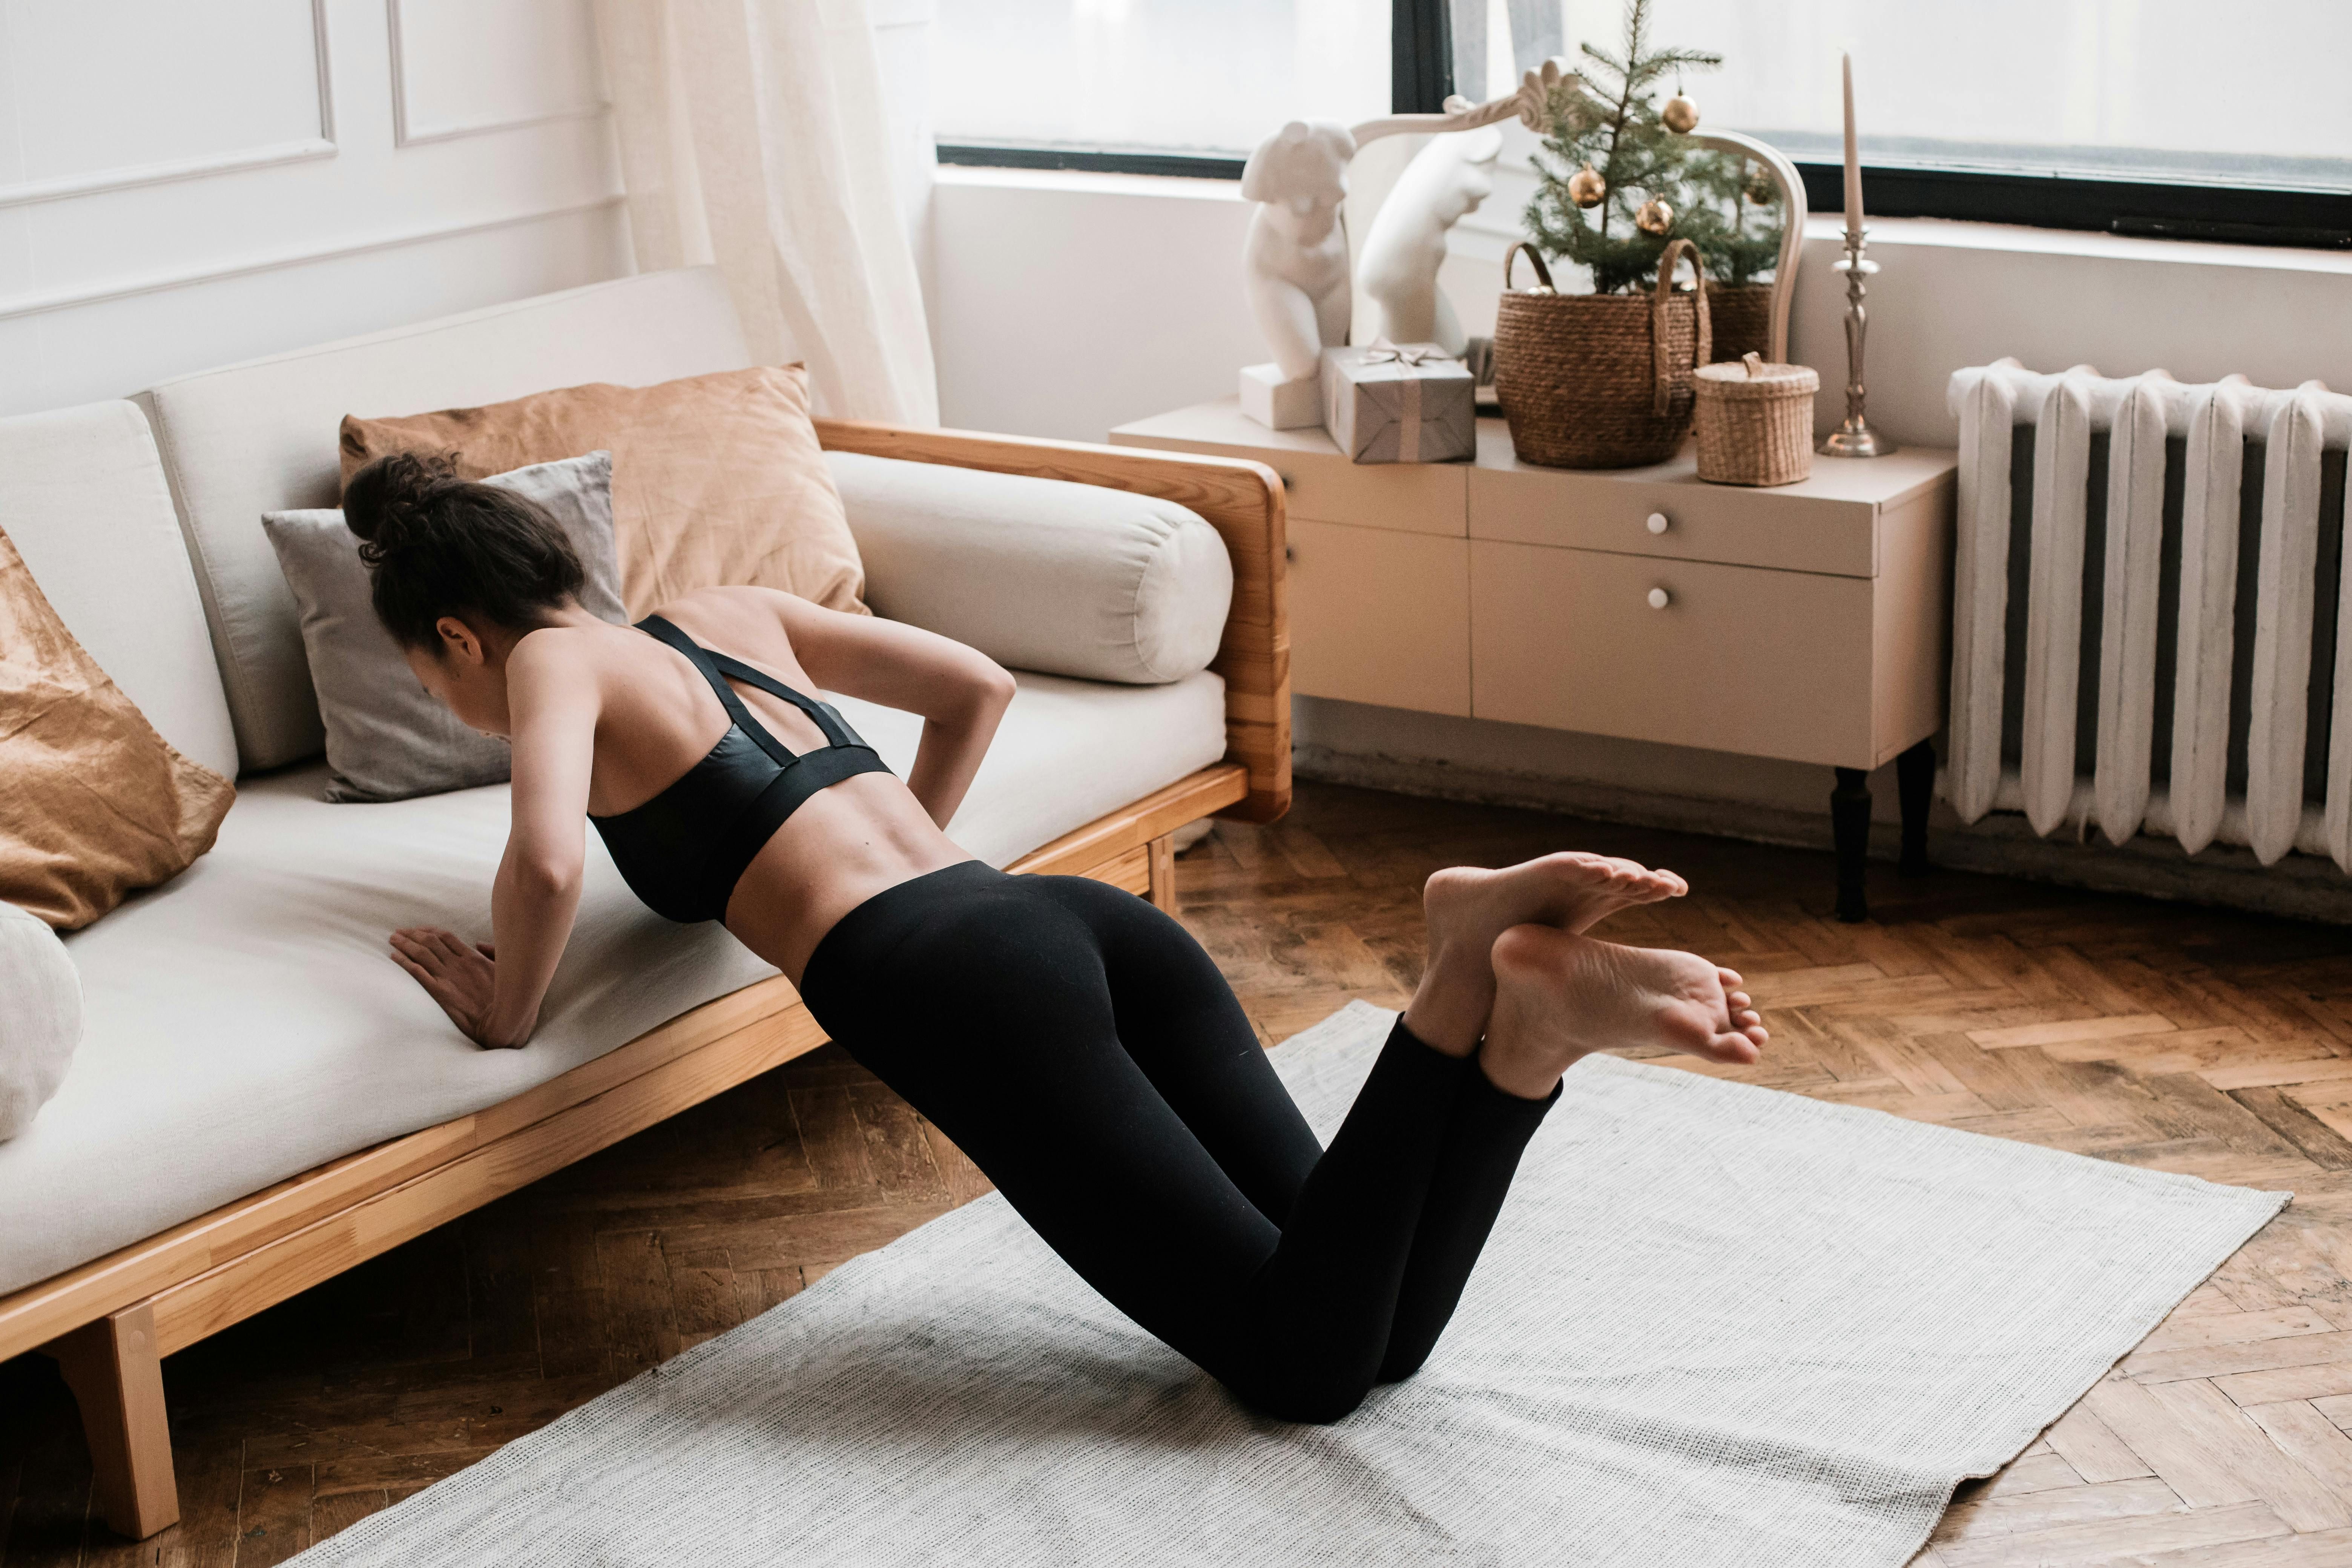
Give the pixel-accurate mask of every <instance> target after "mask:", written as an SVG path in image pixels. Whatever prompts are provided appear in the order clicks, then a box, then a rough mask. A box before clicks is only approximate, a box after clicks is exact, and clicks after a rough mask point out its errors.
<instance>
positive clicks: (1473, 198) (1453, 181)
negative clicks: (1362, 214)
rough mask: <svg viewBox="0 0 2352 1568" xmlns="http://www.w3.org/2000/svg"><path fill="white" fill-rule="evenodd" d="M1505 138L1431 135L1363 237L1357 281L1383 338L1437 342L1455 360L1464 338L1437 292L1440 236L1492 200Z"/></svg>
mask: <svg viewBox="0 0 2352 1568" xmlns="http://www.w3.org/2000/svg"><path fill="white" fill-rule="evenodd" d="M1502 151H1503V135H1502V132H1499V131H1496V130H1495V129H1493V128H1492V127H1487V128H1486V129H1483V130H1478V131H1463V132H1454V133H1453V134H1451V135H1446V136H1437V137H1433V138H1431V140H1430V143H1429V145H1428V146H1426V147H1423V149H1422V150H1421V151H1420V152H1419V153H1416V154H1414V156H1413V160H1412V163H1408V164H1406V165H1405V171H1404V174H1402V176H1400V177H1399V178H1398V180H1397V183H1396V185H1395V187H1394V188H1393V189H1391V191H1390V192H1389V195H1388V199H1387V200H1386V201H1384V202H1382V203H1381V210H1380V214H1379V216H1376V217H1374V218H1373V219H1372V224H1371V230H1370V233H1368V234H1366V235H1365V236H1364V246H1363V259H1362V261H1361V262H1360V263H1359V264H1358V266H1357V268H1356V282H1357V285H1358V287H1360V288H1361V289H1363V291H1364V292H1365V294H1366V295H1368V296H1369V297H1370V299H1371V300H1373V302H1374V303H1376V304H1378V305H1379V306H1380V308H1381V336H1382V337H1383V338H1385V339H1387V340H1388V341H1389V342H1392V343H1435V344H1436V345H1437V346H1438V347H1439V348H1441V349H1443V350H1444V352H1445V353H1449V354H1452V355H1454V357H1456V358H1459V357H1460V356H1461V355H1462V354H1463V353H1464V352H1465V350H1467V349H1468V347H1469V346H1470V339H1469V335H1468V334H1467V333H1465V331H1463V330H1462V323H1461V321H1458V320H1457V319H1456V318H1455V316H1454V306H1453V304H1452V303H1451V302H1450V301H1449V300H1447V299H1446V298H1445V295H1444V292H1443V291H1442V290H1440V289H1439V288H1438V287H1437V269H1438V268H1439V267H1441V266H1443V265H1444V261H1445V235H1446V231H1447V230H1448V229H1451V228H1452V227H1453V226H1454V225H1455V224H1456V223H1458V222H1460V221H1461V220H1462V218H1463V217H1464V216H1466V215H1468V214H1470V213H1473V212H1475V211H1477V210H1478V204H1479V203H1480V202H1483V201H1485V200H1486V197H1487V196H1488V195H1492V194H1493V192H1494V189H1495V183H1494V181H1493V179H1492V178H1491V177H1490V176H1491V175H1492V174H1493V172H1494V167H1495V160H1496V158H1497V157H1499V156H1500V155H1501V154H1502Z"/></svg>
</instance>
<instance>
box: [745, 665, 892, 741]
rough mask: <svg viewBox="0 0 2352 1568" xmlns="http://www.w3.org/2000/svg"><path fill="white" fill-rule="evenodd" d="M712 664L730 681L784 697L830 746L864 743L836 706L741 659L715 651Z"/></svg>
mask: <svg viewBox="0 0 2352 1568" xmlns="http://www.w3.org/2000/svg"><path fill="white" fill-rule="evenodd" d="M710 662H711V663H712V664H715V665H717V666H718V667H719V671H720V672H721V673H722V674H724V675H726V676H727V677H728V678H729V679H734V680H740V681H741V682H742V683H743V684H744V685H746V686H753V687H757V688H759V689H761V691H764V692H766V693H768V695H770V696H771V697H781V698H782V699H783V700H785V701H787V702H789V703H791V704H792V705H793V707H795V708H797V709H799V710H801V711H802V712H803V713H805V714H806V715H808V720H809V722H810V723H812V724H814V725H815V726H816V727H817V728H818V729H820V730H822V731H824V738H825V740H826V742H829V743H830V744H833V745H835V746H857V745H863V744H865V742H862V741H860V740H859V739H858V737H857V731H855V730H853V729H851V728H850V727H849V723H848V721H846V720H845V719H844V718H842V716H841V711H840V710H838V709H836V708H835V707H834V705H833V704H832V703H830V702H819V701H818V700H815V699H814V698H813V697H804V696H803V695H802V694H801V693H799V692H797V691H794V690H793V689H792V688H791V687H789V686H786V685H785V684H784V683H783V682H782V681H781V680H778V679H776V678H775V677H774V676H772V675H770V674H768V673H767V672H766V671H765V670H761V669H754V668H751V666H750V665H748V664H745V663H744V662H743V661H742V660H741V659H740V658H730V657H729V656H728V655H726V654H723V653H719V652H717V651H715V650H714V651H712V652H711V655H710Z"/></svg>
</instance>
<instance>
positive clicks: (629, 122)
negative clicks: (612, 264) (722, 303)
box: [596, 0, 940, 425]
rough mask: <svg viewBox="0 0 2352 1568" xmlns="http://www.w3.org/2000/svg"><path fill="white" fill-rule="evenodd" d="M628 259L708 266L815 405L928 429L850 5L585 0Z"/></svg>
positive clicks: (868, 49)
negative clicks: (615, 143)
mask: <svg viewBox="0 0 2352 1568" xmlns="http://www.w3.org/2000/svg"><path fill="white" fill-rule="evenodd" d="M596 25H597V31H598V34H599V36H600V39H601V42H602V44H603V46H604V63H605V69H606V72H607V74H608V76H609V77H610V79H611V83H612V89H613V107H614V119H615V120H616V121H617V122H618V125H619V129H620V136H621V166H622V174H623V178H624V179H625V181H626V183H627V185H628V200H629V220H630V226H631V228H632V230H633V231H634V235H635V242H636V252H637V265H638V266H639V267H640V268H646V269H648V270H650V269H653V268H662V267H691V266H698V265H701V264H703V263H707V262H716V263H717V264H718V266H719V270H720V272H721V273H723V274H724V275H725V277H726V279H727V285H728V288H729V289H730V292H731V293H732V294H733V295H734V298H735V308H736V310H738V311H739V312H740V314H741V316H742V318H743V327H744V330H745V331H746V332H747V333H749V334H750V337H751V352H752V354H753V356H754V357H755V358H756V359H759V360H761V362H763V363H776V362H780V361H783V360H787V359H793V358H800V359H805V360H806V361H807V362H808V366H809V374H810V378H811V380H812V382H813V383H814V388H815V394H816V401H817V406H818V409H819V411H820V412H822V413H824V414H829V415H833V416H837V417H841V418H848V419H879V420H887V421H889V422H892V423H896V424H903V425H937V424H938V423H939V419H940V400H939V384H938V378H937V375H936V374H935V372H934V370H933V368H932V363H931V342H930V334H929V329H928V327H927V325H926V323H925V321H924V319H923V296H922V289H921V287H920V284H919V281H918V277H917V273H916V268H915V257H914V252H913V249H912V248H911V247H910V246H909V244H908V237H907V227H906V223H905V220H904V218H903V216H901V214H900V211H899V208H898V200H897V198H896V196H895V195H893V192H892V188H891V183H890V182H891V171H890V152H889V148H890V140H889V127H888V121H887V109H886V104H885V100H884V97H883V89H882V77H881V72H880V69H879V68H878V67H877V63H876V59H875V49H874V35H873V32H872V29H871V28H870V27H869V26H868V25H867V21H866V5H865V0H596Z"/></svg>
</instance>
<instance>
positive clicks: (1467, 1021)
mask: <svg viewBox="0 0 2352 1568" xmlns="http://www.w3.org/2000/svg"><path fill="white" fill-rule="evenodd" d="M1689 890H1690V886H1689V884H1688V883H1686V882H1685V881H1684V880H1683V879H1681V878H1680V877H1677V876H1675V874H1674V873H1673V872H1672V871H1666V870H1656V871H1654V870H1652V869H1650V868H1648V867H1646V866H1643V865H1640V864H1638V863H1637V862H1634V861H1632V860H1621V859H1618V858H1615V857H1614V856H1609V855H1587V854H1582V853H1577V852H1568V853H1562V854H1558V855H1546V856H1544V857H1543V858H1540V859H1536V860H1528V861H1525V862H1522V863H1521V864H1519V865H1517V866H1507V867H1505V868H1502V869H1501V870H1498V871H1497V870H1487V869H1486V868H1482V867H1477V866H1450V867H1448V868H1445V869H1444V870H1443V871H1440V872H1438V873H1436V874H1435V875H1434V876H1433V877H1431V878H1430V879H1429V881H1428V882H1427V884H1426V885H1424V886H1423V889H1422V895H1421V898H1422V909H1423V913H1424V914H1425V915H1426V917H1427V920H1428V925H1429V962H1428V964H1427V965H1426V966H1425V967H1424V968H1423V971H1422V977H1421V986H1420V988H1419V989H1418V990H1416V991H1415V992H1414V993H1413V998H1412V1005H1411V1006H1409V1007H1408V1008H1406V1009H1405V1026H1406V1027H1407V1028H1410V1029H1411V1030H1412V1032H1413V1034H1414V1035H1415V1036H1416V1037H1419V1038H1420V1039H1422V1040H1423V1041H1425V1042H1427V1043H1428V1044H1429V1045H1431V1046H1433V1047H1435V1048H1436V1049H1438V1050H1441V1051H1444V1053H1445V1054H1446V1055H1448V1056H1456V1057H1466V1056H1468V1055H1469V1054H1470V1053H1471V1052H1472V1051H1474V1050H1475V1049H1477V1047H1478V1037H1479V1036H1480V1035H1482V1034H1484V1033H1485V1032H1486V1015H1487V1014H1488V1012H1489V1011H1491V1010H1492V1008H1493V1007H1494V1005H1495V973H1494V964H1493V959H1492V954H1493V952H1494V947H1495V941H1496V938H1497V937H1500V936H1501V935H1502V934H1503V933H1504V932H1505V931H1508V930H1510V929H1511V928H1512V927H1513V926H1518V925H1530V924H1532V925H1544V926H1554V927H1557V928H1559V930H1561V931H1571V932H1581V931H1588V930H1590V929H1591V927H1592V926H1594V925H1596V924H1598V923H1599V922H1600V921H1603V920H1606V919H1607V918H1608V917H1609V916H1611V915H1612V914H1615V913H1616V912H1617V911H1618V910H1622V909H1626V908H1629V907H1631V906H1633V905H1634V904H1648V903H1655V902H1656V901H1657V900H1660V899H1673V898H1680V897H1681V896H1682V895H1683V894H1684V893H1686V892H1688V891H1689Z"/></svg>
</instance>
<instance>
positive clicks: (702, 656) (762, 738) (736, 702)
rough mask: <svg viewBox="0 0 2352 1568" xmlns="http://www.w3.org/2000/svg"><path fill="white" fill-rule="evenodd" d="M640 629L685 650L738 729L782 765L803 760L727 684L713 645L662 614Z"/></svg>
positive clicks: (734, 661) (648, 617)
mask: <svg viewBox="0 0 2352 1568" xmlns="http://www.w3.org/2000/svg"><path fill="white" fill-rule="evenodd" d="M637 630H639V631H641V632H643V633H645V634H646V636H647V637H654V638H656V639H657V640H658V641H661V642H664V643H667V644H668V645H669V646H670V647H674V648H676V649H677V651H678V652H680V653H682V654H684V655H685V656H686V657H687V658H688V660H690V661H691V662H692V663H693V665H694V668H697V669H698V670H700V671H701V672H702V679H705V680H707V681H709V682H710V689H711V690H712V691H713V692H715V693H717V694H718V697H719V705H720V706H721V707H723V708H725V709H726V710H727V717H728V719H729V720H730V721H732V722H733V723H734V725H735V726H736V727H737V728H738V729H740V730H741V731H743V732H744V733H745V734H747V735H749V736H751V739H752V741H753V742H755V743H757V745H758V746H759V748H760V749H761V751H763V752H767V753H768V755H769V756H771V757H773V758H774V759H775V760H776V762H777V763H778V764H779V765H780V766H783V767H790V766H791V765H792V764H793V763H795V762H797V761H799V760H800V759H799V757H798V756H797V755H796V754H795V753H793V752H791V751H790V750H788V749H786V747H785V745H784V743H783V742H782V741H779V740H777V739H776V738H775V736H773V735H772V734H770V733H769V732H768V727H767V726H766V725H765V724H762V723H761V722H760V721H759V720H757V719H756V718H754V717H752V715H751V710H750V709H749V708H747V707H745V706H744V705H743V699H742V698H740V697H739V696H737V695H736V693H735V689H734V688H733V687H731V686H730V685H728V684H727V677H726V676H725V675H723V674H721V673H720V672H719V661H718V659H716V658H712V656H711V653H710V650H709V649H708V648H706V647H703V646H702V645H701V644H700V643H698V642H697V641H695V640H694V639H693V638H692V637H688V636H687V635H686V633H685V632H683V631H681V630H679V629H678V627H677V626H676V625H675V624H674V623H672V622H669V621H666V620H664V619H663V618H662V617H661V616H646V618H645V619H644V620H642V621H639V622H638V623H637ZM721 657H724V656H721ZM727 662H728V663H730V664H733V663H736V662H737V661H736V660H734V659H728V660H727ZM754 684H758V685H760V686H761V689H762V690H765V689H768V687H767V684H766V683H761V682H754ZM784 695H785V696H787V697H788V698H789V697H792V696H793V695H794V694H793V693H792V692H790V691H789V690H787V691H785V693H784ZM819 727H820V728H822V727H823V726H822V725H820V726H819ZM828 738H829V737H828ZM836 743H838V742H836Z"/></svg>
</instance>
